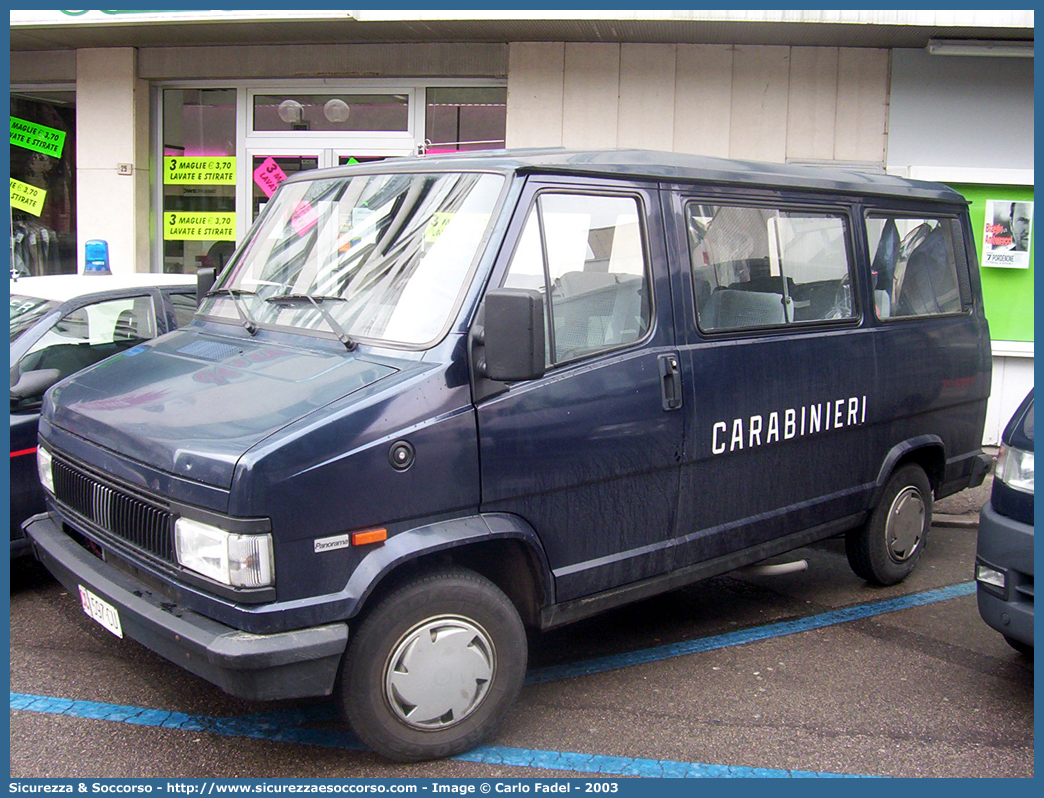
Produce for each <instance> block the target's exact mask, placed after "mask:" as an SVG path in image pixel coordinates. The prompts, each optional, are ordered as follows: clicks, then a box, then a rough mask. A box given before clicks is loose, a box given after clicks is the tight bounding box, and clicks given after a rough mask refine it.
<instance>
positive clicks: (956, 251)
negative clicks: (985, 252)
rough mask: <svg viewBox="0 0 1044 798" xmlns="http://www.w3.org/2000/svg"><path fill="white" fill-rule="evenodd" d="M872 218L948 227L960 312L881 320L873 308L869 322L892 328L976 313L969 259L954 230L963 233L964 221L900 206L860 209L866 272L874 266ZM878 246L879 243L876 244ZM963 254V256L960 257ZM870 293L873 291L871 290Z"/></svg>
mask: <svg viewBox="0 0 1044 798" xmlns="http://www.w3.org/2000/svg"><path fill="white" fill-rule="evenodd" d="M872 217H876V218H891V219H910V220H914V219H919V220H920V221H922V222H928V221H937V222H939V224H940V225H943V224H949V225H950V247H951V252H952V253H953V267H954V277H955V278H956V281H957V294H958V297H959V298H960V302H961V308H960V310H955V311H950V312H947V313H918V314H915V315H912V316H893V315H891V314H889V316H888V317H887V318H884V319H882V318H880V317H879V316H878V315H877V307H876V305H875V307H874V311H873V314H872V318H873V320H874V322H875V323H877V324H894V323H902V322H911V321H918V320H924V319H946V318H959V317H961V316H968V315H970V314H972V313H973V312H974V310H975V299H974V291H973V290H972V287H971V280H972V275H971V261H970V260H969V259H968V255H967V249H966V246H965V238H964V236H963V235H962V236H961V237H960V238H959V239H958V238H957V236H956V231H955V230H954V228H953V225H954V224H957V225H958V226H959V227H960V228H961V230H962V231H963V229H964V221H963V220H962V219H961V217H960V215H958V214H954V213H940V212H931V211H923V210H921V209H917V208H912V209H907V208H905V207H902V206H899V207H898V208H896V209H892V208H884V207H881V206H880V205H866V206H864V207H863V209H862V219H861V222H862V225H863V229H862V231H861V232H862V235H863V248H864V249H865V254H866V263H867V270H868V271H869V270H870V269H871V268H872V265H873V262H874V254H875V253H873V252H871V251H870V231H869V227H868V222H869V220H870V219H871V218H872ZM879 243H880V242H879ZM961 253H963V255H962V254H961ZM962 262H963V263H964V264H965V268H966V270H967V274H966V276H965V279H964V280H963V281H962V279H961V273H960V269H961V264H962ZM871 290H872V289H871Z"/></svg>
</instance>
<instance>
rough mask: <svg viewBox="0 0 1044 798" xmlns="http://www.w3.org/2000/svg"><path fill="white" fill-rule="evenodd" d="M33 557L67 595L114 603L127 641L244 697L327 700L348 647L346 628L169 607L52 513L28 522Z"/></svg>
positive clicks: (336, 624) (165, 600) (338, 625)
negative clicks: (240, 625) (262, 628)
mask: <svg viewBox="0 0 1044 798" xmlns="http://www.w3.org/2000/svg"><path fill="white" fill-rule="evenodd" d="M24 528H25V531H26V533H27V534H28V536H29V539H30V540H31V541H32V546H33V551H34V553H35V554H36V558H37V559H38V560H40V562H42V563H43V564H44V566H45V567H46V568H47V570H49V571H50V572H51V573H52V574H53V575H54V576H55V578H57V579H58V581H59V582H61V583H62V584H63V585H64V586H65V587H66V589H68V590H69V592H70V593H71V594H72V595H73V596H76V595H78V594H79V590H78V586H79V585H82V586H84V587H86V588H87V589H88V590H90V591H91V592H92V593H95V594H96V595H97V596H99V597H100V598H102V599H104V600H105V601H107V602H109V603H110V604H112V605H113V606H114V607H115V608H116V609H117V611H118V612H119V614H120V622H121V625H122V627H123V632H124V635H126V636H127V637H130V638H132V639H134V640H137V641H138V642H139V643H141V644H142V645H144V646H145V647H146V648H149V649H151V650H152V651H155V652H156V653H157V654H159V655H161V656H163V657H165V658H166V659H169V660H170V661H171V662H173V663H175V664H177V665H180V666H181V667H183V668H185V669H186V670H188V671H190V672H192V673H194V674H196V675H197V676H201V677H203V678H204V679H206V680H207V681H210V682H212V683H213V684H215V685H217V686H218V687H220V688H221V689H222V690H224V691H225V692H227V693H230V694H232V695H235V696H239V697H241V698H248V699H254V700H269V699H277V698H304V697H306V696H320V695H329V694H330V693H331V692H332V691H333V686H334V681H335V680H336V678H337V669H338V667H339V665H340V661H341V657H342V655H343V654H344V649H345V646H346V645H347V643H348V625H347V624H345V623H332V624H326V625H323V626H316V627H312V628H308V629H298V630H294V631H290V632H279V633H276V634H268V635H258V634H251V633H248V632H242V631H239V630H238V629H233V628H232V627H229V626H225V625H223V624H220V623H217V622H216V621H213V620H211V619H210V618H206V617H204V616H202V615H199V614H198V613H195V612H193V611H192V610H189V609H187V608H184V607H179V606H178V605H176V604H172V603H171V602H170V601H168V600H167V598H166V597H165V596H160V595H157V594H156V593H153V592H152V591H150V590H149V589H148V588H146V587H145V585H143V584H142V583H140V582H138V581H136V580H135V579H134V578H133V577H131V576H129V575H128V574H125V573H123V572H122V571H119V570H117V569H115V568H114V567H112V566H111V565H109V564H107V563H105V562H103V561H102V560H100V559H98V558H97V557H95V556H94V555H93V554H91V553H90V552H89V551H87V550H86V549H84V548H83V547H82V546H80V545H78V544H77V543H76V542H75V541H74V540H73V539H72V538H70V537H69V536H68V535H66V534H65V533H64V532H63V531H62V529H61V525H60V522H58V521H56V520H55V518H54V517H52V516H51V515H50V514H48V513H44V514H42V515H36V516H33V517H32V518H30V519H29V520H28V521H27V522H26V524H25V527H24Z"/></svg>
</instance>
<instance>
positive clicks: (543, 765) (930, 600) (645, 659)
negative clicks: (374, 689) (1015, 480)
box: [11, 582, 975, 778]
mask: <svg viewBox="0 0 1044 798" xmlns="http://www.w3.org/2000/svg"><path fill="white" fill-rule="evenodd" d="M974 592H975V583H974V582H964V583H961V584H957V585H951V586H949V587H942V588H938V589H935V590H927V591H924V592H922V593H914V594H912V595H909V596H901V597H899V598H895V599H887V600H885V601H877V602H872V603H869V604H862V605H859V606H856V607H845V608H844V609H840V610H832V611H829V612H824V613H820V614H818V615H811V616H809V617H806V618H799V619H796V620H793V621H783V622H780V623H774V624H767V625H765V626H758V627H754V628H751V629H743V630H740V631H736V632H729V633H727V634H723V635H715V636H713V637H704V638H700V639H698V640H688V641H684V642H681V643H672V644H669V645H665V646H656V647H654V648H647V649H641V650H639V651H632V652H628V653H624V654H614V655H612V656H608V657H599V658H596V659H590V660H585V661H583V662H575V663H570V664H568V665H557V666H552V667H548V668H541V669H539V670H536V671H531V672H530V673H529V675H528V676H527V678H526V682H527V684H542V683H547V682H551V681H558V680H561V679H569V678H573V677H576V676H584V675H589V674H594V673H602V672H605V671H609V670H616V669H620V668H627V667H631V666H633V665H641V664H645V663H649V662H656V661H659V660H664V659H670V658H673V657H681V656H685V655H687V654H696V653H700V652H703V651H712V650H715V649H719V648H725V647H727V646H736V645H742V644H743V643H749V642H753V641H756V640H765V639H768V638H772V637H780V636H782V635H790V634H796V633H798V632H807V631H811V630H813V629H822V628H824V627H827V626H834V625H836V624H840V623H846V622H848V621H854V620H858V619H861V618H871V617H874V616H876V615H883V614H885V613H890V612H897V611H898V610H904V609H909V608H911V607H919V606H924V605H926V604H934V603H936V602H939V601H947V600H949V599H953V598H960V597H962V596H968V595H971V594H973V593H974ZM11 709H12V710H21V711H25V712H44V713H49V714H55V715H67V716H70V717H78V718H87V719H91V720H103V721H109V722H117V723H128V724H132V725H138V726H155V727H159V728H165V729H178V730H182V731H203V732H210V733H212V734H220V735H224V736H229V737H251V738H254V739H262V740H270V741H273V742H286V743H296V744H301V745H318V746H323V747H326V748H340V749H348V750H365V749H364V747H363V746H362V745H361V744H360V743H359V742H358V741H357V740H356V739H355V738H354V737H353V736H352V735H351V734H349V733H348V732H347V731H338V730H331V729H322V728H319V729H317V728H308V727H306V726H305V725H304V724H307V723H317V722H324V721H328V720H332V719H334V718H335V713H334V712H333V708H332V707H331V706H330V705H329V704H316V705H305V706H300V707H291V708H287V709H280V710H276V711H274V712H264V713H258V714H253V715H244V716H240V717H232V718H217V717H209V716H205V715H187V714H185V713H181V712H168V711H165V710H158V709H146V708H143V707H131V706H120V705H117V704H104V703H99V702H95V701H73V700H70V699H64V698H52V697H48V696H37V695H26V694H23V693H13V692H12V693H11ZM454 758H455V759H458V760H460V761H462V762H478V763H482V764H491V765H512V766H516V767H529V768H539V769H544V770H565V771H572V772H576V773H598V774H603V775H617V776H641V777H648V778H662V777H673V778H722V777H728V778H862V777H859V776H854V777H853V776H846V775H844V774H837V773H822V772H816V771H803V770H779V769H773V768H750V767H733V766H729V765H711V764H704V763H698V762H674V761H671V760H662V759H640V758H629V757H611V756H600V755H595V754H578V753H570V752H561V751H541V750H533V749H525V748H504V747H499V746H482V747H480V748H476V749H473V750H471V751H468V752H467V753H465V754H461V755H460V756H457V757H454Z"/></svg>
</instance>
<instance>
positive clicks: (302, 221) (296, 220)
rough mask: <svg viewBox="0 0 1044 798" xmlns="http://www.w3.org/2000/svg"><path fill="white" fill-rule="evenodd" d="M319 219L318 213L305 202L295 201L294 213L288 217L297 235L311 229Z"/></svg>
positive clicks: (301, 234)
mask: <svg viewBox="0 0 1044 798" xmlns="http://www.w3.org/2000/svg"><path fill="white" fill-rule="evenodd" d="M318 221H319V213H318V211H316V209H315V208H313V207H312V206H311V205H309V204H308V203H307V202H299V203H297V207H296V208H294V213H293V215H292V216H291V217H290V226H291V227H292V228H293V229H294V232H295V233H297V234H298V235H299V236H303V235H304V234H305V233H307V232H308V231H309V230H311V229H312V228H313V227H314V226H315V223H316V222H318Z"/></svg>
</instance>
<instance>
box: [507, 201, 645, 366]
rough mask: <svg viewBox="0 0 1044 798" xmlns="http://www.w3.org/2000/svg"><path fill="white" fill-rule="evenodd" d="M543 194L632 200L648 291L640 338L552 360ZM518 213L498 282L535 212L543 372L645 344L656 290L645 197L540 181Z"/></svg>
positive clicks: (551, 326)
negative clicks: (543, 337)
mask: <svg viewBox="0 0 1044 798" xmlns="http://www.w3.org/2000/svg"><path fill="white" fill-rule="evenodd" d="M546 194H554V195H557V196H562V195H570V196H581V197H606V198H610V199H630V200H633V201H634V202H635V204H636V206H637V209H638V232H639V236H640V238H641V253H642V276H643V278H644V281H645V283H644V286H643V289H644V290H646V291H647V293H648V300H647V307H648V313H649V323H648V326H647V327H646V329H645V332H644V333H643V334H642V336H641V337H640V338H637V339H635V340H634V341H629V342H627V343H622V344H617V345H615V346H611V347H606V348H604V349H598V350H597V351H594V352H586V353H584V354H582V355H577V356H575V357H571V358H568V359H566V360H557V361H556V360H555V359H554V355H555V352H554V347H553V343H554V335H553V329H554V315H553V311H552V303H551V295H550V293H548V291H549V288H550V285H549V283H550V274H549V272H548V266H549V264H548V258H547V251H546V240H545V238H544V233H543V221H542V220H541V219H540V217H541V216H542V215H543V214H542V212H540V211H539V210H538V207H539V202H540V199H541V197H543V196H544V195H546ZM519 210H520V211H521V214H520V216H519V224H518V227H517V229H516V232H515V234H514V236H513V237H514V241H513V242H512V246H511V251H510V253H509V254H508V256H507V258H506V259H505V267H504V272H503V275H502V276H501V278H500V282H499V285H500V286H501V287H503V286H504V285H505V283H506V282H507V280H508V278H509V277H510V275H511V266H512V264H513V263H514V261H515V257H516V255H517V254H518V250H519V248H520V246H521V244H522V237H523V234H524V233H525V230H526V227H527V226H528V224H529V220H530V217H531V214H533V213H534V211H535V212H536V216H537V224H538V235H539V236H540V249H541V255H542V260H543V263H542V266H543V270H544V291H543V292H542V296H543V298H544V325H545V328H544V332H545V335H548V333H549V332H550V336H549V337H548V355H549V358H550V362H548V363H546V371H547V372H551V371H553V370H555V369H558V368H560V367H563V366H570V365H573V364H575V363H579V362H583V361H587V360H589V359H591V358H593V357H600V356H603V355H607V354H611V353H616V352H621V351H624V350H626V349H630V348H632V347H640V346H642V345H643V344H645V343H646V342H647V341H648V340H649V339H650V338H651V337H652V335H653V333H654V331H655V329H656V315H657V305H656V289H655V282H656V281H655V275H654V274H653V265H652V250H651V248H650V246H649V208H648V207H647V203H646V202H645V197H644V195H643V194H642V193H641V192H640V191H636V190H633V189H629V188H624V187H621V188H620V189H613V188H611V187H608V186H604V185H591V186H579V185H576V184H561V185H556V184H546V183H545V184H541V185H540V186H538V187H536V188H535V190H534V191H533V192H532V194H530V195H529V197H528V202H527V203H526V205H525V207H524V208H522V207H521V206H520V207H519Z"/></svg>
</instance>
